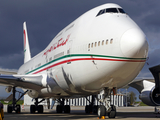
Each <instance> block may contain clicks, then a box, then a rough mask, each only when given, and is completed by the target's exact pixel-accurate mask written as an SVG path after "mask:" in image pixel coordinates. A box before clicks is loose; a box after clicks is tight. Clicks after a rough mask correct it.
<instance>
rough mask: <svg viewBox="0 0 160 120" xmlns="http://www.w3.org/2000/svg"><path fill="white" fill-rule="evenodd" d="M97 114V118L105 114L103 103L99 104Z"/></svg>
mask: <svg viewBox="0 0 160 120" xmlns="http://www.w3.org/2000/svg"><path fill="white" fill-rule="evenodd" d="M97 114H98V117H99V118H101V117H102V116H106V107H105V106H104V105H99V106H98V112H97Z"/></svg>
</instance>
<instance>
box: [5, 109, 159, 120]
mask: <svg viewBox="0 0 160 120" xmlns="http://www.w3.org/2000/svg"><path fill="white" fill-rule="evenodd" d="M11 117H15V118H16V117H18V118H21V119H23V117H24V118H26V117H27V118H29V119H30V120H32V119H37V120H41V119H46V120H50V119H55V118H56V119H65V120H68V119H97V115H96V114H86V113H85V112H84V110H73V111H71V113H70V114H66V113H56V112H55V111H49V112H44V113H43V114H39V113H35V114H30V113H29V112H22V113H20V114H16V113H15V114H14V113H13V114H8V113H6V112H5V119H6V120H7V119H8V120H9V119H11ZM107 118H108V117H107V116H106V119H107ZM125 118H126V119H127V118H137V119H138V118H141V119H142V118H144V119H145V118H151V119H157V118H160V114H155V113H153V112H117V116H116V118H115V119H125ZM21 119H18V120H21Z"/></svg>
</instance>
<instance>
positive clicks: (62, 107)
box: [56, 99, 70, 113]
mask: <svg viewBox="0 0 160 120" xmlns="http://www.w3.org/2000/svg"><path fill="white" fill-rule="evenodd" d="M64 101H65V99H62V100H61V99H58V102H59V103H60V105H57V107H56V111H57V113H62V112H63V111H64V113H70V106H69V105H64Z"/></svg>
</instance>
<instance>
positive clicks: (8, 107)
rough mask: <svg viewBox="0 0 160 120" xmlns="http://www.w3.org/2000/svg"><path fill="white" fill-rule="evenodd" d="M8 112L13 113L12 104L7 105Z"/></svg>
mask: <svg viewBox="0 0 160 120" xmlns="http://www.w3.org/2000/svg"><path fill="white" fill-rule="evenodd" d="M7 113H12V105H8V106H7Z"/></svg>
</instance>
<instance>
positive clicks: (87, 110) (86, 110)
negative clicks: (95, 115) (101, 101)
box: [85, 105, 92, 114]
mask: <svg viewBox="0 0 160 120" xmlns="http://www.w3.org/2000/svg"><path fill="white" fill-rule="evenodd" d="M85 112H86V113H87V114H88V113H91V112H92V106H91V105H86V107H85Z"/></svg>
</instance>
